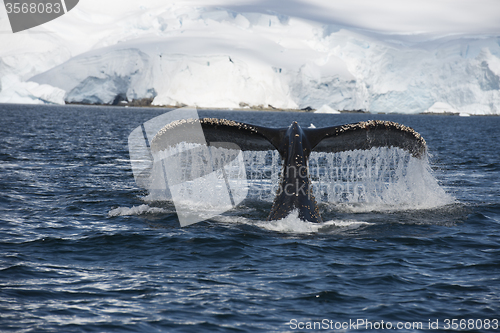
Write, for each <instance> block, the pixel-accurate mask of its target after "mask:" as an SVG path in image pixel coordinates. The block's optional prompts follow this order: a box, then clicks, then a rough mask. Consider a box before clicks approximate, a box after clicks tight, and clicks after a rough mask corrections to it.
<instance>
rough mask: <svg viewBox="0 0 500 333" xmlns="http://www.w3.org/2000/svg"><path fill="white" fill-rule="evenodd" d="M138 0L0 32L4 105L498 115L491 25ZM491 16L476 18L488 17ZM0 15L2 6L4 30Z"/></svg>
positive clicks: (499, 75)
mask: <svg viewBox="0 0 500 333" xmlns="http://www.w3.org/2000/svg"><path fill="white" fill-rule="evenodd" d="M386 2H387V3H389V1H386ZM144 3H146V4H147V5H145V4H144ZM144 3H141V4H138V3H137V2H135V3H134V2H132V1H121V2H120V3H119V4H120V5H119V6H118V7H117V6H116V5H117V3H114V5H113V1H109V2H106V4H100V3H99V2H97V1H95V0H88V1H86V2H81V4H79V5H78V6H77V7H76V8H75V9H74V10H72V11H71V12H69V13H68V14H66V15H65V16H64V17H61V18H60V19H57V20H54V21H52V22H50V23H47V24H45V25H43V26H40V27H37V28H33V29H31V30H29V31H27V32H25V33H18V34H8V33H3V34H2V35H0V40H1V41H2V43H1V45H2V47H1V48H0V79H1V87H0V89H1V90H0V103H2V102H3V103H57V104H60V103H63V102H64V101H66V102H84V103H105V104H113V103H118V102H120V101H127V100H128V101H131V100H134V99H136V100H137V99H142V98H152V99H153V104H155V105H192V106H199V107H213V108H239V107H244V106H259V105H260V106H264V107H269V106H272V107H275V108H304V107H307V106H310V107H312V108H317V109H319V108H320V107H322V106H323V105H326V106H329V107H330V108H333V109H335V110H358V109H363V110H368V111H370V112H398V113H418V112H424V111H428V110H430V112H439V110H441V109H442V108H439V107H436V105H438V106H439V105H447V110H454V111H456V112H457V113H465V114H500V37H499V36H500V29H499V30H496V29H497V28H499V27H498V26H494V25H493V26H487V27H484V28H483V29H482V30H481V31H465V32H461V33H454V32H453V31H448V30H447V29H445V28H443V27H441V26H439V27H432V28H433V29H434V31H431V32H420V31H405V30H404V29H403V30H402V29H401V28H400V27H397V30H398V31H396V32H395V31H391V30H390V29H391V28H394V26H391V25H390V24H388V26H384V27H381V26H379V25H377V24H380V23H379V21H377V20H375V19H372V21H370V22H368V23H365V24H368V26H363V25H361V23H359V19H360V18H362V17H364V16H362V15H363V11H362V10H361V9H360V13H359V16H357V15H355V14H352V16H351V19H349V16H348V15H347V17H345V16H344V17H342V19H341V18H339V14H338V13H337V14H335V12H333V14H332V13H331V12H329V11H328V9H332V8H329V7H328V5H327V3H328V2H321V1H316V0H308V1H307V2H301V1H292V2H290V3H289V4H288V5H287V6H285V5H280V3H281V4H284V2H279V1H269V2H268V3H266V4H264V3H262V2H251V1H250V2H245V3H244V5H243V4H240V5H234V3H235V2H231V4H230V2H228V1H225V2H224V1H222V2H221V1H219V2H217V1H208V2H203V3H202V2H196V1H186V2H184V3H183V4H182V5H180V4H178V3H174V2H171V1H159V0H151V1H149V2H144ZM236 3H240V2H238V1H236ZM424 3H426V2H425V1H424ZM264 6H266V7H265V8H264ZM322 6H323V7H322ZM497 7H498V6H497ZM353 8H354V9H355V7H353ZM495 8H496V7H495ZM269 9H271V10H272V11H270V10H269ZM304 9H309V10H308V11H305V10H304ZM312 9H315V11H313V10H312ZM322 9H324V10H323V11H322ZM492 10H493V9H492ZM472 14H473V13H471V15H472ZM491 15H493V17H489V16H488V17H486V16H484V15H483V21H484V20H488V19H489V20H490V21H491V22H494V21H495V17H494V15H495V14H491ZM491 15H490V16H491ZM496 19H497V21H499V22H500V10H499V11H497V14H496ZM5 20H6V15H5V13H0V30H1V29H4V30H6V29H8V28H6V27H5ZM370 24H371V25H370ZM444 27H448V26H446V25H445V26H444ZM475 28H477V26H475ZM394 29H396V28H394ZM495 31H498V33H497V34H495ZM436 103H438V104H436ZM436 110H438V111H436Z"/></svg>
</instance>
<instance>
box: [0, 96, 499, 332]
mask: <svg viewBox="0 0 500 333" xmlns="http://www.w3.org/2000/svg"><path fill="white" fill-rule="evenodd" d="M165 111H166V110H165V109H135V108H104V107H81V106H72V107H69V106H66V107H59V106H57V107H55V106H21V105H0V116H1V120H2V129H1V131H0V138H1V140H0V161H1V164H0V176H1V181H0V331H2V332H17V331H19V332H122V331H127V332H203V331H215V332H281V331H283V332H285V331H312V330H308V329H307V328H308V326H307V325H314V323H315V322H316V323H318V322H321V323H322V324H323V326H321V327H322V328H328V329H332V331H346V330H345V329H342V328H341V326H340V324H341V323H343V322H349V320H351V321H357V320H365V321H370V322H372V323H375V322H376V323H380V322H381V321H382V320H383V321H384V322H391V323H394V326H396V324H397V323H407V322H411V323H414V322H421V323H422V329H418V326H417V327H414V328H410V326H407V329H406V331H427V330H429V329H428V328H429V321H431V322H433V323H434V322H436V321H438V324H439V327H440V328H441V329H444V328H446V326H445V325H446V319H450V320H451V319H458V320H461V319H466V320H469V319H474V320H475V322H474V325H476V324H478V323H479V322H480V321H481V323H483V326H482V328H481V329H480V330H476V331H485V332H489V331H495V330H494V327H495V326H494V325H495V322H494V320H495V319H496V320H497V326H496V327H497V330H498V329H500V328H499V327H498V325H500V324H498V320H499V319H500V315H499V314H500V236H499V235H500V154H499V151H500V117H467V118H465V117H450V116H423V115H421V116H403V115H364V114H342V115H319V114H310V113H250V112H228V111H200V112H199V113H200V116H214V117H221V118H222V117H223V118H229V119H234V120H238V121H245V122H248V123H253V124H261V125H265V126H288V125H289V124H290V123H291V122H292V121H294V120H297V121H298V122H299V123H300V124H301V125H303V126H306V127H307V126H309V125H310V124H311V123H312V124H314V125H315V126H316V127H320V126H327V125H338V124H344V123H350V122H357V121H361V120H367V119H383V120H391V121H396V122H400V123H402V124H405V125H407V126H411V127H413V128H414V129H415V130H417V131H418V132H419V133H421V134H422V136H423V137H424V138H425V139H426V140H427V143H428V146H429V151H430V154H431V156H430V158H429V161H430V165H431V169H432V175H433V177H434V178H435V179H437V181H438V183H439V188H440V190H443V192H442V193H445V195H446V196H447V198H448V199H449V198H452V200H448V199H447V200H448V201H447V202H448V203H447V204H442V205H436V206H437V207H431V208H419V209H415V207H413V208H412V209H404V207H399V208H398V209H396V210H390V209H389V210H388V209H386V208H387V207H377V205H374V206H369V207H368V206H366V205H365V206H363V205H362V204H361V205H354V206H345V205H342V204H338V205H323V206H322V208H321V209H322V211H323V213H324V215H325V216H327V219H328V220H329V221H330V222H329V223H325V224H324V225H310V224H307V223H304V222H301V221H298V220H296V219H294V218H293V217H290V218H289V219H286V220H283V221H281V222H280V221H278V222H272V223H269V222H268V223H266V222H265V221H264V220H265V217H266V215H267V213H268V211H269V209H270V207H271V202H269V201H258V200H247V201H245V202H243V203H242V204H241V205H240V206H238V207H237V209H234V210H232V211H229V212H227V213H226V214H224V215H222V216H218V217H215V218H211V219H209V220H208V221H205V222H201V223H198V224H195V225H191V226H188V227H185V228H180V226H179V222H178V220H177V216H176V214H175V209H174V207H173V205H172V204H171V203H169V202H152V201H148V200H147V193H146V192H145V191H144V190H143V189H140V188H138V187H137V186H136V184H135V182H134V178H133V176H132V170H131V166H130V163H129V160H128V147H127V137H128V135H129V134H130V132H131V131H132V130H133V129H134V128H136V127H137V126H140V124H141V123H143V122H145V121H147V120H149V119H151V118H153V117H155V116H157V115H160V114H162V113H164V112H165ZM412 181H413V182H414V183H415V182H418V179H416V180H412ZM359 206H361V208H360V207H359ZM382 208H383V209H382ZM478 320H480V321H478ZM486 320H490V322H489V326H488V328H489V329H486V325H484V323H486ZM326 323H328V325H326ZM450 323H451V322H450ZM335 324H337V326H336V327H337V329H336V328H335ZM302 325H303V327H304V329H302V330H301V329H299V327H302ZM318 325H319V324H318ZM318 325H317V326H316V328H319V327H320V326H318ZM372 325H373V324H372ZM313 328H314V327H313ZM365 328H366V327H365V326H359V327H353V326H350V327H349V328H348V329H347V331H366V329H365ZM469 328H472V326H470V327H469ZM323 331H325V329H323ZM429 331H430V330H429Z"/></svg>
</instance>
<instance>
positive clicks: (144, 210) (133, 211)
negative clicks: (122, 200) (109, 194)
mask: <svg viewBox="0 0 500 333" xmlns="http://www.w3.org/2000/svg"><path fill="white" fill-rule="evenodd" d="M163 213H168V211H167V210H165V209H163V208H159V207H150V206H149V205H146V204H144V205H140V206H133V207H132V208H128V207H118V208H115V209H112V210H110V211H109V212H108V216H109V217H116V216H132V215H144V214H163Z"/></svg>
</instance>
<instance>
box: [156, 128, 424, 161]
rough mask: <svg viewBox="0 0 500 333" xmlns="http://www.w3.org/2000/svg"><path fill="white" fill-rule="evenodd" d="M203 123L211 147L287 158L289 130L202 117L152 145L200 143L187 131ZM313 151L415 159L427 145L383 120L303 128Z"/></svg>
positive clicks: (414, 134)
mask: <svg viewBox="0 0 500 333" xmlns="http://www.w3.org/2000/svg"><path fill="white" fill-rule="evenodd" d="M193 123H199V124H201V127H202V129H203V134H204V135H205V140H206V143H207V144H208V145H211V144H213V143H221V142H231V143H234V144H236V145H238V147H239V148H240V149H241V150H243V151H245V150H250V151H262V150H263V151H266V150H273V149H277V150H278V151H279V153H280V155H281V156H282V157H283V156H284V149H285V144H284V143H285V137H286V132H287V130H288V129H289V128H288V127H285V128H272V127H263V126H256V125H250V124H245V123H241V122H236V121H232V120H227V119H217V118H202V119H188V120H180V121H174V122H172V123H170V124H168V125H166V126H165V127H164V128H163V129H162V130H160V131H159V132H158V134H157V135H156V136H155V137H154V138H153V140H152V142H151V148H152V150H153V151H159V150H163V149H166V148H167V147H168V146H173V145H175V144H178V143H181V142H192V143H197V141H196V139H194V138H191V137H188V136H186V135H185V133H189V131H186V128H189V127H190V126H192V124H193ZM302 131H303V132H304V134H305V137H306V139H307V141H308V142H309V147H308V149H309V153H310V152H311V151H317V152H325V153H337V152H342V151H349V150H368V149H371V148H374V147H398V148H401V149H403V150H406V151H408V152H409V153H411V154H412V156H413V157H416V158H423V157H424V156H425V154H426V151H427V145H426V142H425V140H424V138H422V136H421V135H420V134H419V133H417V132H416V131H415V130H413V129H412V128H410V127H407V126H404V125H401V124H398V123H395V122H391V121H381V120H370V121H362V122H359V123H354V124H347V125H340V126H333V127H322V128H303V129H302Z"/></svg>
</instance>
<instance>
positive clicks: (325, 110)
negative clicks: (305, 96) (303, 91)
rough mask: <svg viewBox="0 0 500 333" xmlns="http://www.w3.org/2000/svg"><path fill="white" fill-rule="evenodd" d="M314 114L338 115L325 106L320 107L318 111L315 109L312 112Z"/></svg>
mask: <svg viewBox="0 0 500 333" xmlns="http://www.w3.org/2000/svg"><path fill="white" fill-rule="evenodd" d="M314 113H329V114H340V112H339V111H337V110H334V109H332V108H331V107H329V106H328V105H326V104H325V105H323V106H322V107H320V108H319V109H317V110H316V111H314Z"/></svg>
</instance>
